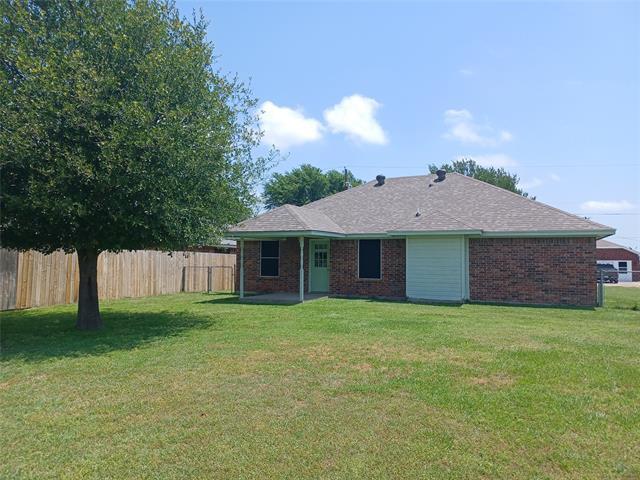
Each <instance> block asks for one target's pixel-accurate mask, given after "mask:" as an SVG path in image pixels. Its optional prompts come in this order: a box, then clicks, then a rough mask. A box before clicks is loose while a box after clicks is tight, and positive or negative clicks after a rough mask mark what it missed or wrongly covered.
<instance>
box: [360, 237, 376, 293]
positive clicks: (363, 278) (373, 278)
mask: <svg viewBox="0 0 640 480" xmlns="http://www.w3.org/2000/svg"><path fill="white" fill-rule="evenodd" d="M362 240H365V241H371V240H374V241H377V242H378V243H379V244H380V248H379V249H378V250H379V252H380V268H379V269H378V270H379V272H380V276H379V277H361V276H360V242H362ZM356 266H357V270H358V280H365V281H373V282H379V281H381V280H382V239H381V238H360V239H358V251H357V255H356Z"/></svg>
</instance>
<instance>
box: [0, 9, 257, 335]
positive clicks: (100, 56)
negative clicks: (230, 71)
mask: <svg viewBox="0 0 640 480" xmlns="http://www.w3.org/2000/svg"><path fill="white" fill-rule="evenodd" d="M0 15H1V17H2V22H0V118H1V124H0V168H1V169H2V177H1V180H0V182H1V183H0V187H1V189H0V190H1V193H0V210H1V211H2V218H1V220H0V233H1V235H2V244H3V246H5V247H11V248H18V249H35V250H38V251H41V252H44V253H49V252H52V251H53V250H56V249H64V250H65V251H69V252H70V251H73V250H76V251H77V252H78V256H79V259H80V275H81V283H80V289H81V292H80V304H79V323H78V325H79V327H81V328H96V327H99V326H100V323H101V320H100V318H99V312H98V306H97V298H96V299H95V306H91V305H90V304H88V303H86V302H84V303H83V298H84V297H83V293H84V294H92V293H95V292H91V291H88V290H87V288H89V287H86V285H90V287H91V288H97V287H95V279H91V278H87V277H86V275H88V273H87V272H89V271H90V270H91V269H92V268H95V261H96V259H97V255H98V254H99V252H101V251H104V250H110V251H119V250H125V249H126V250H129V249H144V248H155V249H163V250H175V249H182V248H185V247H187V246H193V245H199V244H206V243H209V242H211V241H214V240H215V239H216V238H217V237H219V235H220V234H221V233H222V232H223V231H224V230H225V229H226V227H227V226H228V225H229V224H233V223H235V222H237V221H240V220H242V219H243V218H245V217H246V216H247V215H248V214H249V213H250V211H251V209H252V208H253V206H254V205H255V203H256V198H255V196H254V195H253V193H252V192H253V191H254V187H255V184H256V182H257V181H258V180H259V179H260V178H261V175H262V173H263V171H264V166H265V161H264V159H261V158H254V157H253V156H252V150H253V148H254V146H255V145H257V142H258V141H259V138H260V133H259V130H258V128H257V127H256V125H257V124H256V118H255V115H254V113H253V112H254V107H255V105H256V100H255V99H254V98H253V96H252V94H251V92H250V90H249V89H248V87H247V86H246V85H244V84H243V83H242V82H240V81H238V80H237V79H236V78H233V77H229V76H226V75H222V74H220V73H219V72H218V71H217V67H216V65H215V63H214V56H213V46H212V45H211V44H210V43H209V42H208V41H207V40H206V22H205V21H204V19H203V18H202V17H201V16H194V18H193V19H192V20H187V19H185V18H183V17H181V16H180V15H179V12H178V11H177V10H176V8H175V7H174V5H173V3H172V2H170V1H167V0H138V1H128V0H84V1H81V2H75V1H72V2H67V1H62V0H51V1H46V2H44V1H36V0H7V1H4V2H1V3H0ZM83 259H84V260H83ZM83 262H84V263H85V264H84V265H83ZM85 280H86V282H85ZM85 284H86V285H85ZM83 288H84V291H83ZM96 291H97V290H96ZM91 302H93V300H92V301H91ZM91 302H90V303H91ZM83 307H84V311H85V312H86V311H88V310H87V309H89V310H91V312H92V315H93V316H94V317H95V318H93V319H90V320H91V322H92V325H89V324H88V323H87V322H84V323H83V322H82V321H81V318H80V317H81V316H82V315H81V313H82V311H83ZM89 307H91V308H89ZM94 307H95V308H94ZM85 318H88V317H87V316H86V315H85Z"/></svg>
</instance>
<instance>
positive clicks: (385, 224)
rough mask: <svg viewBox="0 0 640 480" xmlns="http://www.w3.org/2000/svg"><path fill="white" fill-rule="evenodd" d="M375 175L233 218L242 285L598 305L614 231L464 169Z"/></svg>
mask: <svg viewBox="0 0 640 480" xmlns="http://www.w3.org/2000/svg"><path fill="white" fill-rule="evenodd" d="M376 179H377V182H376V181H373V182H369V183H367V184H365V185H362V186H359V187H356V188H351V189H349V190H345V191H343V192H340V193H337V194H335V195H332V196H330V197H327V198H323V199H321V200H318V201H316V202H313V203H310V204H308V205H305V206H303V207H296V206H292V205H284V206H282V207H278V208H276V209H274V210H271V211H269V212H266V213H264V214H262V215H259V216H257V217H255V218H252V219H249V220H246V221H244V222H241V223H240V224H238V225H236V226H234V227H233V228H232V229H231V230H230V232H229V235H228V236H229V237H231V238H235V239H237V240H239V255H238V265H237V270H238V271H239V273H240V275H238V276H237V280H238V285H237V289H238V290H239V292H240V295H241V296H243V295H244V294H245V292H252V293H262V292H264V293H266V292H295V293H297V294H298V295H299V298H300V300H302V298H303V293H305V292H325V293H327V294H329V295H335V296H358V297H362V296H364V297H384V298H409V299H421V300H430V301H446V302H462V301H475V302H498V303H518V304H547V305H581V306H592V305H595V304H596V239H599V238H603V237H606V236H609V235H612V234H613V233H615V230H614V229H612V228H610V227H607V226H605V225H600V224H598V223H595V222H592V221H589V220H586V219H584V218H581V217H577V216H575V215H571V214H569V213H565V212H563V211H561V210H558V209H556V208H553V207H550V206H548V205H544V204H542V203H540V202H537V201H533V200H530V199H527V198H524V197H522V196H520V195H517V194H515V193H511V192H509V191H507V190H504V189H501V188H498V187H495V186H493V185H489V184H488V183H484V182H481V181H479V180H475V179H473V178H469V177H466V176H464V175H459V174H455V173H449V174H445V173H444V172H443V171H439V172H438V175H437V176H436V175H426V176H415V177H399V178H390V179H386V181H385V178H384V177H383V176H382V175H379V176H378V177H376ZM301 265H302V266H303V268H300V267H301Z"/></svg>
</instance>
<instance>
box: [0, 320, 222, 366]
mask: <svg viewBox="0 0 640 480" xmlns="http://www.w3.org/2000/svg"><path fill="white" fill-rule="evenodd" d="M102 318H103V321H104V328H103V329H102V330H99V331H95V332H83V331H79V330H77V329H76V328H75V322H76V314H75V310H73V311H72V310H66V311H65V310H62V311H51V310H50V309H34V310H23V311H13V312H5V313H3V314H2V316H0V361H11V360H14V359H22V360H25V361H41V360H47V359H51V358H58V357H79V356H85V355H103V354H105V353H109V352H112V351H117V350H130V349H134V348H138V347H141V346H144V345H146V344H149V343H152V342H154V341H158V340H161V339H165V338H168V337H173V336H177V335H181V334H183V333H185V332H186V331H188V330H194V329H205V328H210V327H211V326H212V325H214V324H215V323H217V320H215V319H213V318H211V317H206V316H198V315H194V314H193V313H192V312H173V311H172V312H169V311H161V312H122V311H117V310H115V311H114V310H111V309H108V308H107V309H104V310H103V312H102Z"/></svg>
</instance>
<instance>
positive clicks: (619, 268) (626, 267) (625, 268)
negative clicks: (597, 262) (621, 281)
mask: <svg viewBox="0 0 640 480" xmlns="http://www.w3.org/2000/svg"><path fill="white" fill-rule="evenodd" d="M621 263H624V270H623V269H622V268H621V267H620V264H621ZM617 270H618V273H622V274H623V275H624V274H625V273H629V261H628V260H618V268H617Z"/></svg>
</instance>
